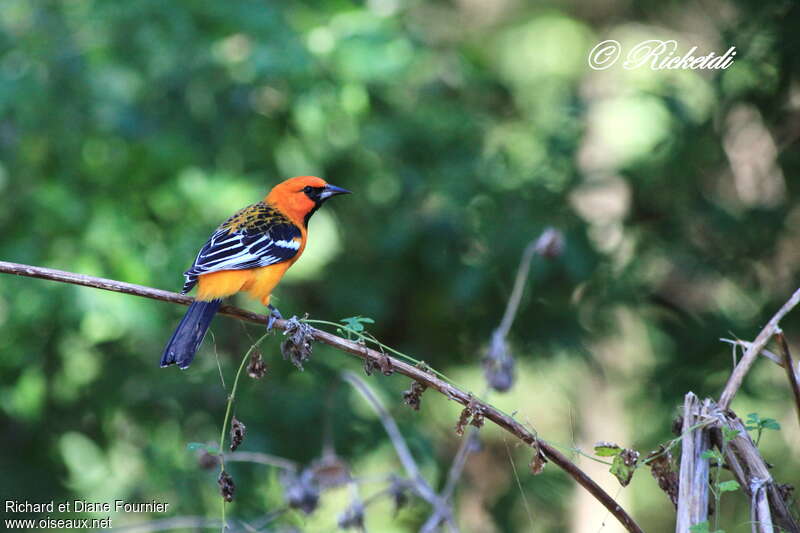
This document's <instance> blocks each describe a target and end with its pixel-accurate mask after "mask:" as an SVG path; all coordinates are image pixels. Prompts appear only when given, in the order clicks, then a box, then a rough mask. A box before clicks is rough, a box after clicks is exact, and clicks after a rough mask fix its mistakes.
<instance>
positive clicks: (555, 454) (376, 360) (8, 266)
mask: <svg viewBox="0 0 800 533" xmlns="http://www.w3.org/2000/svg"><path fill="white" fill-rule="evenodd" d="M0 272H3V273H7V274H16V275H20V276H28V277H32V278H40V279H48V280H52V281H59V282H62V283H71V284H74V285H82V286H84V287H92V288H95V289H104V290H107V291H114V292H121V293H124V294H133V295H136V296H141V297H144V298H151V299H153V300H161V301H164V302H171V303H177V304H181V305H189V304H190V303H192V301H193V299H192V298H190V297H188V296H184V295H181V294H177V293H174V292H169V291H163V290H160V289H154V288H152V287H145V286H142V285H135V284H132V283H125V282H121V281H116V280H111V279H105V278H97V277H94V276H86V275H83V274H76V273H74V272H66V271H63V270H54V269H50V268H43V267H36V266H31V265H22V264H19V263H10V262H6V261H0ZM796 296H797V297H798V300H800V291H798V294H796ZM219 312H220V313H221V314H224V315H228V316H232V317H234V318H238V319H239V320H244V321H247V322H253V323H255V324H262V325H264V324H266V321H267V317H266V316H265V315H259V314H257V313H251V312H249V311H245V310H244V309H239V308H237V307H233V306H230V305H224V306H222V307H220V310H219ZM286 322H287V321H286V320H277V321H276V322H275V328H276V329H279V330H285V329H286ZM310 331H311V335H312V336H313V338H314V340H316V341H318V342H321V343H323V344H327V345H328V346H331V347H333V348H337V349H338V350H341V351H343V352H346V353H349V354H352V355H355V356H357V357H359V358H361V359H364V360H367V361H370V362H371V363H373V364H374V365H375V366H376V367H382V366H383V365H385V364H386V362H387V361H388V362H389V363H390V365H391V368H392V370H394V371H395V372H398V373H400V374H403V375H405V376H407V377H409V378H411V379H413V380H414V381H417V382H419V383H422V384H423V385H427V387H428V388H430V389H435V390H436V391H438V392H439V393H441V394H443V395H444V396H446V397H447V398H449V399H451V400H453V401H456V402H458V403H460V404H462V405H464V406H467V405H469V404H470V402H472V403H473V405H474V406H477V407H479V408H480V409H481V410H482V411H483V413H484V416H485V417H486V418H488V419H489V420H491V421H492V422H494V423H495V424H497V425H498V426H499V427H501V428H503V429H504V430H505V431H507V432H508V433H510V434H512V435H513V436H515V437H516V438H517V439H519V440H521V441H522V442H524V443H525V444H527V445H528V446H531V447H534V446H536V447H538V448H539V450H541V452H542V453H543V454H544V455H545V456H546V457H547V458H548V459H549V460H550V461H551V462H553V464H555V465H557V466H558V467H559V468H561V469H562V470H564V472H566V473H567V474H568V475H569V476H571V477H572V478H573V479H574V480H575V481H576V482H577V483H578V484H580V485H581V486H582V487H583V488H584V489H586V490H587V491H589V493H590V494H591V495H592V496H593V497H594V498H595V499H596V500H597V501H599V502H600V503H601V504H602V505H603V506H604V507H605V508H606V509H608V511H609V512H610V513H611V514H612V515H614V517H615V518H616V519H617V520H618V521H619V522H620V523H621V524H622V525H623V526H624V527H625V528H626V529H627V530H628V531H630V532H632V533H643V531H642V529H641V528H640V527H639V525H638V524H637V523H636V522H635V521H634V520H633V518H632V517H631V516H630V515H629V514H628V513H627V512H626V511H625V510H624V509H623V508H622V506H620V505H619V504H618V503H617V502H616V501H615V500H614V498H612V497H611V496H610V495H609V494H608V493H607V492H606V491H604V490H603V489H602V488H601V487H600V486H599V485H598V484H597V483H596V482H595V481H594V480H593V479H591V478H590V477H589V476H588V475H587V474H586V473H585V472H584V471H583V470H581V469H580V468H578V466H577V465H576V464H574V463H573V462H572V461H570V460H569V459H568V458H567V457H566V456H565V455H564V454H562V453H561V452H559V451H558V450H557V449H555V448H554V447H553V446H551V445H550V444H548V443H547V442H545V441H544V440H542V439H540V438H538V437H537V436H536V435H534V434H533V432H532V431H530V430H529V429H528V428H526V427H525V426H524V425H522V424H521V423H520V422H518V421H517V420H515V419H514V418H512V417H511V416H509V415H507V414H505V413H503V412H502V411H500V410H499V409H497V408H496V407H494V406H492V405H490V404H487V403H485V402H481V401H478V400H476V398H475V397H474V396H472V395H471V394H469V393H467V392H465V391H463V390H461V389H459V388H457V387H455V386H453V385H451V384H450V383H448V382H446V381H444V380H442V379H440V378H438V377H437V376H436V375H434V374H432V373H430V372H426V371H424V370H423V369H420V368H417V367H415V366H412V365H410V364H408V363H405V362H403V361H400V360H399V359H395V358H393V357H390V356H388V355H386V354H384V353H381V352H378V351H377V350H373V349H371V348H369V347H367V346H364V345H362V344H359V343H357V342H354V341H349V340H347V339H343V338H342V337H338V336H336V335H333V334H331V333H328V332H325V331H321V330H318V329H316V328H310ZM748 352H749V351H748Z"/></svg>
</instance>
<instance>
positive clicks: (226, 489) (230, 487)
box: [217, 470, 236, 502]
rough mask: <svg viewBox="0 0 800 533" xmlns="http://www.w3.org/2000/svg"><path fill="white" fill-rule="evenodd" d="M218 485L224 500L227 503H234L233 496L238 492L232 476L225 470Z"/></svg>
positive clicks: (220, 474)
mask: <svg viewBox="0 0 800 533" xmlns="http://www.w3.org/2000/svg"><path fill="white" fill-rule="evenodd" d="M217 483H218V484H219V492H220V494H222V498H223V499H224V500H225V501H226V502H232V501H233V494H234V493H235V492H236V485H235V484H234V483H233V478H232V477H231V475H230V474H229V473H227V472H226V471H225V470H223V471H222V472H220V473H219V478H217Z"/></svg>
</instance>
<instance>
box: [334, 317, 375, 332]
mask: <svg viewBox="0 0 800 533" xmlns="http://www.w3.org/2000/svg"><path fill="white" fill-rule="evenodd" d="M340 322H341V323H342V324H344V325H345V326H346V327H347V328H348V329H351V330H353V331H355V332H358V333H361V332H362V331H364V324H374V323H375V321H374V320H372V319H371V318H369V317H366V316H349V317H347V318H343V319H341V320H340Z"/></svg>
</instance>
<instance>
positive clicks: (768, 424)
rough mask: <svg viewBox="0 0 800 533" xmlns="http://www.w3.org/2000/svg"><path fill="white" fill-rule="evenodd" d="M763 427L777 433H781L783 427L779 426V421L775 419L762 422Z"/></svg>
mask: <svg viewBox="0 0 800 533" xmlns="http://www.w3.org/2000/svg"><path fill="white" fill-rule="evenodd" d="M761 427H763V428H764V429H774V430H775V431H780V429H781V425H780V424H778V421H777V420H775V419H774V418H765V419H764V420H762V421H761Z"/></svg>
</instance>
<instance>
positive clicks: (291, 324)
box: [281, 316, 314, 371]
mask: <svg viewBox="0 0 800 533" xmlns="http://www.w3.org/2000/svg"><path fill="white" fill-rule="evenodd" d="M312 329H313V328H312V327H311V326H309V325H308V324H305V323H303V322H300V321H299V320H298V319H297V317H296V316H293V317H292V318H290V319H289V320H287V321H286V329H285V330H284V332H283V334H284V335H285V336H286V337H287V338H286V340H284V341H283V342H282V343H281V354H282V355H283V358H284V359H288V360H289V361H291V362H292V364H293V365H294V366H296V367H297V368H298V369H299V370H300V371H302V370H303V363H305V362H306V361H308V359H309V358H310V357H311V352H312V351H313V349H314V347H313V345H312V341H313V340H314V339H313V336H312V334H311V333H312Z"/></svg>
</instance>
